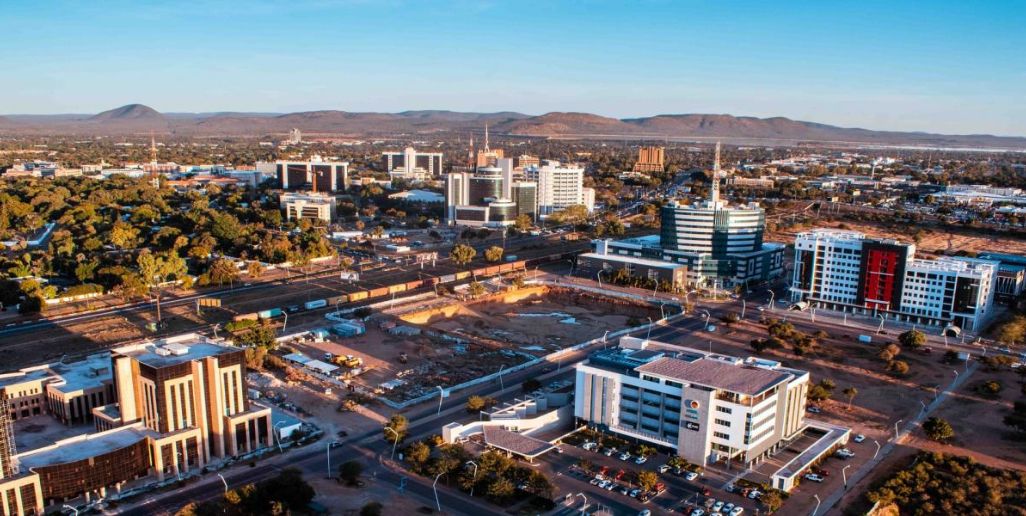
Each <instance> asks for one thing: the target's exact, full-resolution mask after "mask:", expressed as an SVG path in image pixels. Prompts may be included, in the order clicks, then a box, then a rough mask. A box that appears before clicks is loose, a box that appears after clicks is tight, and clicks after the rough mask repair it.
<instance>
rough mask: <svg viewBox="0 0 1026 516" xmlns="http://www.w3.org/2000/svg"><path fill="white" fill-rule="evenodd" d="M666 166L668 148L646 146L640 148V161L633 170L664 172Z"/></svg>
mask: <svg viewBox="0 0 1026 516" xmlns="http://www.w3.org/2000/svg"><path fill="white" fill-rule="evenodd" d="M665 167H666V150H665V149H664V148H663V147H649V146H644V147H641V148H639V149H638V161H637V162H635V163H634V168H633V169H632V171H633V172H662V171H663V169H664V168H665Z"/></svg>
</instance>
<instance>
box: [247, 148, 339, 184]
mask: <svg viewBox="0 0 1026 516" xmlns="http://www.w3.org/2000/svg"><path fill="white" fill-rule="evenodd" d="M265 167H266V165H265V164H262V163H257V170H262V169H263V168H265ZM274 174H275V177H277V178H278V187H279V188H281V189H282V190H312V191H314V192H342V191H345V190H346V189H347V188H349V162H348V161H325V160H323V159H322V158H321V157H320V156H314V157H313V158H311V160H310V161H286V160H279V161H275V162H274Z"/></svg>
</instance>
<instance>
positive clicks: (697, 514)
mask: <svg viewBox="0 0 1026 516" xmlns="http://www.w3.org/2000/svg"><path fill="white" fill-rule="evenodd" d="M704 514H705V511H703V510H702V508H701V507H699V508H696V509H695V510H693V511H691V516H703V515H704Z"/></svg>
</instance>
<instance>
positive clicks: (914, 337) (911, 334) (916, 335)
mask: <svg viewBox="0 0 1026 516" xmlns="http://www.w3.org/2000/svg"><path fill="white" fill-rule="evenodd" d="M898 342H900V343H901V345H902V346H903V347H906V348H909V349H918V348H921V347H923V346H924V345H926V334H925V333H923V332H921V331H919V330H909V331H906V332H904V333H902V334H901V335H899V336H898Z"/></svg>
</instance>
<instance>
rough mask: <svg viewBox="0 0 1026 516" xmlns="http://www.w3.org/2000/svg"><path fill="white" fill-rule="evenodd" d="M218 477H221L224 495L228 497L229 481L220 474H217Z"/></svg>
mask: <svg viewBox="0 0 1026 516" xmlns="http://www.w3.org/2000/svg"><path fill="white" fill-rule="evenodd" d="M217 476H218V477H221V482H222V483H223V484H224V494H226V495H227V494H228V481H227V480H225V479H224V476H223V475H221V474H220V473H218V474H217Z"/></svg>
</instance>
